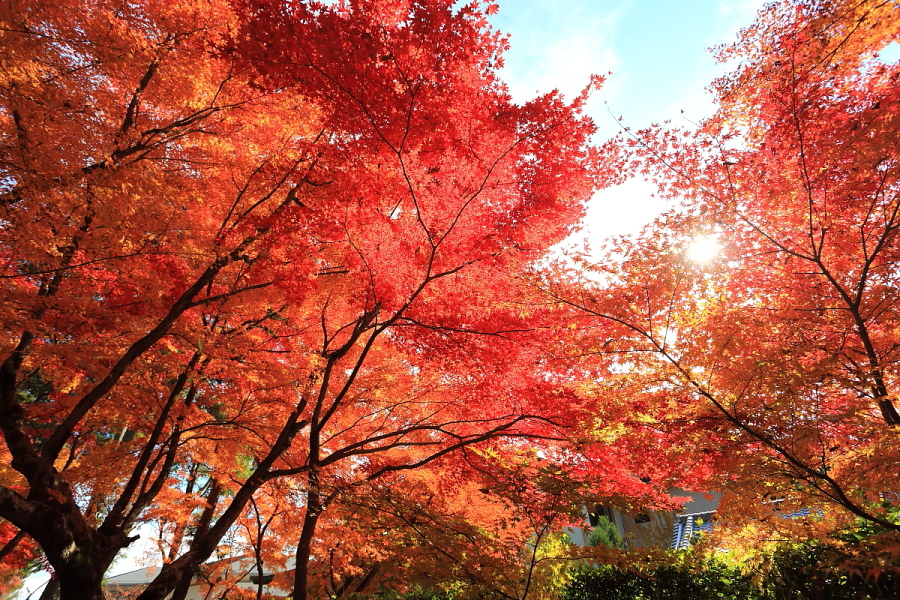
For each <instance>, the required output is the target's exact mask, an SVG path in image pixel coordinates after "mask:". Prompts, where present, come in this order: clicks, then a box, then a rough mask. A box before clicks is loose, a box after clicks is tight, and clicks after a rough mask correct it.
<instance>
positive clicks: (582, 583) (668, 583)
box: [564, 564, 759, 600]
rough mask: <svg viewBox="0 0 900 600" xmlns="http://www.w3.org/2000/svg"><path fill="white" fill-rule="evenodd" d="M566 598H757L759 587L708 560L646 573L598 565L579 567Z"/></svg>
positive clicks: (691, 599)
mask: <svg viewBox="0 0 900 600" xmlns="http://www.w3.org/2000/svg"><path fill="white" fill-rule="evenodd" d="M564 598H565V600H721V599H723V598H729V599H734V600H756V599H757V598H759V595H758V591H757V590H756V588H755V587H754V586H753V584H752V583H751V581H750V578H749V577H748V576H746V575H743V574H742V573H741V572H740V570H738V569H735V568H732V567H728V566H725V565H720V564H711V565H710V566H709V567H708V568H706V569H705V570H703V571H701V572H697V573H695V572H691V571H688V570H687V569H684V568H681V567H676V566H663V567H657V568H656V569H655V570H653V571H651V572H649V573H646V574H636V573H631V572H628V571H620V570H618V569H616V568H614V567H598V568H596V569H584V570H582V571H580V572H579V573H578V574H577V575H576V576H575V578H574V579H573V580H572V582H571V583H569V585H567V586H566V589H565V593H564Z"/></svg>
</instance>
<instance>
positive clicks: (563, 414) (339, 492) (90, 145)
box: [0, 0, 596, 600]
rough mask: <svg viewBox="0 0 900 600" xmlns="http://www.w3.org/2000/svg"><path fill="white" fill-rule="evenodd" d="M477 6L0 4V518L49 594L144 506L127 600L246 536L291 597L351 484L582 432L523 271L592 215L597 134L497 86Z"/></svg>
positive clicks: (497, 53) (491, 42)
mask: <svg viewBox="0 0 900 600" xmlns="http://www.w3.org/2000/svg"><path fill="white" fill-rule="evenodd" d="M491 10H493V7H491V6H483V5H480V4H478V3H472V4H469V5H464V6H460V7H454V3H452V2H449V1H446V0H427V1H425V0H423V1H419V2H406V1H401V0H367V1H360V2H340V3H334V4H332V3H328V4H320V3H317V2H287V3H285V2H274V1H273V2H268V1H236V2H227V1H224V0H212V1H210V2H191V1H185V2H155V1H151V0H147V1H139V2H131V3H126V4H123V3H120V2H115V1H111V0H96V1H91V2H83V1H77V2H76V1H71V2H70V1H60V2H53V3H33V2H28V1H19V0H12V1H10V2H5V3H3V5H2V7H0V23H2V26H0V31H2V34H0V35H2V43H0V97H2V100H0V102H2V104H0V156H2V159H0V164H2V176H0V211H2V216H0V236H2V241H0V249H2V250H0V252H2V273H0V278H2V284H0V285H2V295H3V302H2V308H0V311H2V320H3V341H2V344H3V356H2V364H0V428H2V432H3V439H4V442H5V447H4V450H3V452H4V460H3V463H2V467H0V484H2V485H0V517H2V518H3V519H5V520H6V521H8V523H9V524H11V525H12V526H14V528H15V529H16V530H17V531H20V532H23V535H22V536H21V537H22V538H28V539H30V540H34V541H35V542H36V543H37V545H39V546H40V549H41V550H42V552H43V553H44V555H45V557H46V560H47V562H48V563H49V565H50V567H52V569H53V573H54V580H55V582H56V584H57V585H58V586H59V588H60V592H61V595H62V598H64V599H67V598H71V599H74V598H100V597H102V591H101V580H102V577H103V575H104V573H105V571H106V570H107V568H108V567H109V565H110V564H111V562H112V561H113V559H114V558H115V556H116V555H117V553H118V552H119V551H120V550H121V549H122V548H125V547H126V546H128V545H129V544H130V543H132V542H133V540H134V539H135V536H134V534H133V530H134V528H135V526H136V525H137V524H139V523H144V522H152V523H157V524H159V527H160V532H161V533H160V550H161V552H162V555H163V557H164V558H165V564H164V565H163V566H162V568H161V569H160V570H159V571H158V574H157V575H156V577H155V579H154V581H153V582H152V583H150V584H149V585H148V586H147V588H146V589H145V590H144V591H143V592H142V593H141V595H140V598H142V599H144V600H149V599H151V598H163V597H166V596H167V595H168V594H170V593H172V592H173V591H174V592H175V597H183V594H184V593H185V592H186V588H187V585H188V584H189V583H190V580H191V578H192V577H193V576H194V575H195V573H196V572H197V570H198V567H199V566H200V565H201V564H202V563H203V562H204V561H206V560H207V559H208V558H209V557H210V556H212V555H213V553H214V551H216V549H217V548H219V547H220V545H221V544H222V543H223V542H222V540H223V539H226V538H227V537H228V536H232V537H233V536H236V535H237V536H242V537H241V538H240V539H241V540H243V542H246V543H249V544H250V546H251V547H252V551H253V552H254V553H256V555H257V557H258V558H260V559H262V560H264V561H265V560H270V561H275V560H282V559H283V558H284V556H286V555H287V554H292V555H293V556H295V557H296V570H295V577H294V582H293V586H294V592H293V597H294V598H295V599H300V598H306V597H307V594H308V593H310V592H309V590H310V589H312V590H313V592H312V593H314V594H315V593H318V592H316V590H318V589H320V588H318V587H315V586H313V587H312V588H311V587H310V586H311V585H312V584H311V579H310V572H311V568H312V567H311V565H321V564H324V563H323V561H324V560H325V559H326V558H327V557H326V556H325V555H323V554H317V553H318V552H320V551H324V550H322V548H320V546H319V545H317V544H318V541H317V540H321V538H320V537H317V531H318V524H319V521H320V519H323V516H322V515H323V514H329V518H328V519H327V521H328V525H329V527H331V528H334V527H335V526H336V524H340V523H341V518H340V517H339V516H335V517H333V518H332V517H331V516H330V513H329V510H336V507H339V506H347V503H348V502H349V500H348V501H347V502H345V504H343V505H341V503H340V501H341V499H342V498H344V497H345V496H346V497H348V498H351V497H352V495H353V494H355V493H358V492H357V490H359V489H361V486H362V488H364V487H365V486H367V485H374V482H377V481H378V480H380V479H381V478H387V477H392V478H394V479H395V480H396V481H397V485H398V486H400V485H401V483H402V482H403V481H404V479H403V474H404V473H407V472H409V471H411V470H414V469H416V468H419V467H422V466H425V465H429V464H431V463H432V462H434V461H451V462H452V459H453V457H454V456H458V455H459V454H460V453H461V451H462V450H463V449H465V448H467V447H472V446H476V445H478V444H486V443H491V444H493V445H494V446H493V447H494V448H496V449H497V450H496V451H500V452H503V451H506V450H504V448H508V449H510V451H513V450H516V451H518V450H520V449H521V447H522V444H523V443H525V440H544V443H548V444H549V443H550V442H552V441H554V440H560V441H562V440H564V438H565V434H564V431H565V430H566V428H570V427H572V426H574V425H576V424H577V423H578V422H579V421H580V420H581V417H582V416H583V415H584V413H585V411H586V410H587V408H586V406H585V404H584V402H583V401H576V400H578V399H577V398H576V395H575V394H573V393H572V392H571V390H569V389H567V388H566V387H565V386H562V385H560V384H559V381H558V380H557V377H556V375H555V371H554V369H556V367H554V366H553V365H552V364H549V363H548V362H547V360H546V358H545V348H544V344H545V341H546V340H547V339H549V338H548V336H551V337H552V333H551V332H552V331H555V329H554V327H555V324H554V323H555V322H554V321H553V319H554V318H555V317H554V316H553V314H551V313H552V312H553V311H542V310H539V309H536V308H531V307H529V306H528V305H527V304H525V303H523V300H522V298H523V297H525V296H527V295H528V294H532V292H531V291H528V290H526V289H525V288H524V287H523V286H522V279H521V278H520V277H518V274H519V273H521V272H522V271H523V269H526V268H530V265H534V264H535V261H536V260H537V259H539V258H541V257H542V256H543V255H544V254H545V252H546V251H547V249H548V248H549V247H550V246H551V245H553V244H554V243H556V242H558V241H560V240H561V239H562V238H564V237H565V236H566V235H567V234H568V233H569V232H570V231H571V229H572V227H573V226H574V224H575V223H576V222H577V219H578V218H579V216H580V215H581V211H582V203H583V202H584V200H586V199H587V198H588V197H589V196H590V193H591V191H592V189H593V187H594V186H595V184H596V181H595V178H594V177H593V175H592V173H591V170H590V167H591V165H592V160H593V155H592V154H591V152H590V151H589V149H588V146H587V140H588V136H589V135H590V134H591V133H592V131H593V126H592V124H591V123H590V121H589V120H587V119H586V118H585V117H584V116H582V115H581V113H580V106H581V104H582V102H583V101H584V96H581V97H578V98H576V99H575V100H574V101H573V102H571V103H567V102H564V101H563V99H562V98H561V97H560V95H559V94H557V93H551V94H547V95H545V96H541V97H539V98H536V99H535V100H533V101H531V102H528V103H525V104H515V103H513V102H512V100H511V99H510V96H509V94H508V93H507V91H506V89H505V87H504V86H503V84H502V83H501V82H500V81H499V80H498V79H497V77H496V74H495V73H496V69H497V67H498V66H499V65H500V63H501V51H502V50H503V48H504V46H505V43H506V42H505V39H504V38H503V37H502V36H500V34H498V33H497V32H495V31H493V30H492V29H491V28H490V27H489V26H488V24H487V21H486V20H485V14H486V12H489V11H491ZM435 464H444V463H435ZM404 485H405V484H404ZM332 507H335V508H332ZM4 526H8V525H4ZM15 535H18V533H16V534H15ZM273 538H274V539H276V540H277V543H276V544H275V546H269V545H267V543H268V542H267V541H266V540H271V539H273ZM323 547H324V546H323ZM264 557H268V558H264ZM260 568H261V567H260ZM317 568H318V567H317ZM313 570H315V569H313ZM352 573H354V571H351V572H350V574H352ZM345 580H346V579H345ZM357 583H358V582H357ZM338 585H339V584H338ZM357 587H358V586H357ZM333 591H335V590H334V588H332V592H333Z"/></svg>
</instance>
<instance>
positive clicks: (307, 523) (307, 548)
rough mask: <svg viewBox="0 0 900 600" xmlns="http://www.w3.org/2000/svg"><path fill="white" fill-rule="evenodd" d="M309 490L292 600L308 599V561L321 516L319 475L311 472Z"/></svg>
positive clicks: (298, 547)
mask: <svg viewBox="0 0 900 600" xmlns="http://www.w3.org/2000/svg"><path fill="white" fill-rule="evenodd" d="M307 481H308V484H309V489H308V491H307V492H306V515H305V516H304V517H303V529H302V530H301V531H300V540H299V541H298V542H297V565H296V568H295V571H294V593H293V596H292V600H308V598H309V559H310V557H311V556H312V541H313V535H314V534H315V532H316V525H317V524H318V522H319V515H320V514H322V497H321V494H320V492H319V473H318V471H317V470H315V469H314V470H311V471H310V472H309V476H308V479H307Z"/></svg>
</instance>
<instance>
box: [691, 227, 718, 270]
mask: <svg viewBox="0 0 900 600" xmlns="http://www.w3.org/2000/svg"><path fill="white" fill-rule="evenodd" d="M721 250H722V244H720V243H719V237H718V236H717V235H715V234H712V235H704V236H700V237H698V238H695V239H694V241H693V242H691V243H690V245H689V246H688V247H687V257H688V259H689V260H691V261H692V262H696V263H708V262H709V261H711V260H712V259H714V258H715V257H716V256H718V255H719V252H720V251H721Z"/></svg>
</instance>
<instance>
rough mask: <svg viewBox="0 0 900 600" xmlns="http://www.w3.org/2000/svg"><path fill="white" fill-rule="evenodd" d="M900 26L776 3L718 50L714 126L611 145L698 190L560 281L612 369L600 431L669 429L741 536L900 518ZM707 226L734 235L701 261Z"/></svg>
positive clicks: (818, 6) (886, 12)
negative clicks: (890, 54)
mask: <svg viewBox="0 0 900 600" xmlns="http://www.w3.org/2000/svg"><path fill="white" fill-rule="evenodd" d="M898 36H900V21H898V19H897V18H896V3H893V2H880V1H877V0H875V1H869V0H866V1H860V2H831V1H827V2H818V1H809V2H807V1H804V0H792V1H782V2H776V3H773V4H772V5H770V6H767V7H766V8H765V9H763V10H762V11H761V12H760V14H759V16H758V18H757V21H756V22H755V23H754V24H753V25H752V26H750V27H748V28H747V29H745V30H743V31H742V32H741V34H740V38H739V40H738V41H737V42H736V43H735V44H733V45H731V46H727V47H724V48H722V49H720V53H721V57H722V58H723V59H727V60H731V61H734V64H735V65H736V66H735V67H734V69H733V70H732V71H731V73H730V74H729V75H726V76H724V77H723V78H721V79H719V80H717V81H716V82H715V83H714V84H713V87H712V89H713V91H714V92H715V94H716V96H717V100H718V103H719V108H718V111H717V112H716V114H715V115H714V116H713V117H712V118H710V119H708V120H706V121H704V122H703V123H702V124H701V126H700V128H699V130H696V131H692V130H678V129H671V128H668V127H667V126H663V127H652V128H648V129H645V130H640V131H626V132H625V133H624V134H623V135H622V136H621V137H620V138H619V139H618V140H617V141H615V142H614V143H611V144H610V145H609V146H608V148H607V149H608V150H609V151H610V153H611V154H610V156H613V155H615V156H617V158H616V159H615V161H617V162H615V161H614V162H613V163H612V164H613V165H614V166H615V167H616V168H620V169H623V170H624V171H625V172H628V173H633V172H641V173H643V174H644V175H645V176H647V177H649V178H651V179H653V180H654V181H655V182H656V183H658V184H659V187H660V190H661V193H663V194H665V195H666V196H668V197H671V198H674V199H679V200H680V201H681V206H680V207H679V208H676V209H674V210H672V211H671V212H669V213H667V214H665V215H663V216H661V217H660V218H659V219H658V220H657V221H656V222H655V223H654V224H653V225H651V226H649V227H648V228H647V229H646V230H645V231H644V232H643V233H642V234H640V235H638V236H636V237H634V238H631V239H623V240H621V243H620V244H619V245H618V246H617V247H616V248H615V249H614V250H613V251H611V252H610V253H609V254H608V255H607V256H606V257H605V258H604V259H602V260H599V261H594V262H593V263H592V264H591V265H590V266H589V269H590V270H592V271H593V272H594V275H593V276H592V280H593V281H594V282H595V283H593V284H590V285H588V286H587V287H586V288H582V289H580V290H575V289H568V290H567V289H566V285H568V284H566V285H564V284H562V283H558V284H557V285H556V286H552V285H549V286H546V287H547V288H548V289H550V291H551V294H552V296H553V297H554V299H555V300H560V301H563V302H564V303H567V304H568V305H570V306H573V307H575V308H576V309H577V310H576V312H575V313H573V315H574V316H573V326H577V327H578V328H580V329H581V330H582V331H583V337H582V343H581V344H580V345H579V348H578V351H579V352H580V353H583V354H587V355H590V356H591V358H590V360H592V361H594V363H595V364H596V365H597V366H596V367H595V368H597V369H598V370H600V371H604V370H605V373H606V374H605V376H604V379H603V380H602V381H601V382H600V383H598V384H596V385H595V386H594V387H595V393H597V394H598V395H601V396H604V397H605V398H607V400H608V402H606V403H601V404H600V406H602V407H603V408H602V409H601V411H600V413H599V415H598V422H599V424H600V425H599V430H600V431H599V433H600V434H601V435H606V436H614V437H615V436H619V437H622V438H623V439H625V438H627V437H629V436H638V437H639V438H642V439H646V440H657V441H658V443H662V444H664V445H666V446H668V447H669V448H670V449H671V457H672V459H673V460H675V461H677V462H678V463H680V464H686V465H690V467H691V468H692V469H693V470H694V471H695V472H696V473H697V474H698V475H702V476H704V477H706V478H707V483H706V485H707V486H709V487H710V488H719V489H726V490H729V491H731V492H732V495H731V502H730V505H731V510H730V515H731V516H732V517H735V518H737V517H738V516H743V517H748V516H752V517H753V518H752V519H750V520H745V524H746V525H747V529H744V530H742V531H743V532H744V535H752V534H753V531H755V530H758V529H760V528H761V529H763V530H764V531H763V533H761V534H760V535H759V536H758V537H760V538H762V539H766V538H771V537H772V534H771V533H770V532H769V531H768V530H769V529H770V528H775V529H779V530H781V531H782V533H790V534H792V535H799V536H809V537H816V536H821V535H827V534H831V533H834V532H835V531H836V530H837V529H838V528H840V527H844V526H846V525H847V522H848V520H849V519H853V518H859V519H863V520H864V521H868V522H869V523H871V524H873V525H874V526H876V527H877V528H880V529H881V530H882V531H885V532H888V533H886V534H885V535H886V536H887V538H888V539H894V540H895V536H896V534H897V532H898V531H900V524H898V523H897V521H896V519H895V517H894V516H892V515H893V514H894V509H893V508H892V505H895V504H896V497H895V496H894V495H893V492H894V491H896V490H897V488H898V483H900V481H898V479H897V473H898V469H897V464H898V460H900V455H898V453H897V439H898V438H897V435H898V425H900V417H898V413H897V405H896V403H897V396H896V394H897V386H898V378H900V362H898V361H900V354H898V350H900V337H898V333H900V328H898V325H900V305H898V298H900V296H898V294H897V286H898V276H897V274H898V272H900V271H898V261H900V254H898V248H900V245H898V237H897V236H898V231H900V229H898V228H900V137H898V131H900V95H898V90H900V64H897V63H893V64H892V63H889V62H885V61H883V60H881V59H879V57H878V52H879V51H880V50H882V49H883V48H885V47H886V46H888V45H889V44H891V43H893V44H896V43H897V41H898V39H900V37H898ZM699 240H705V241H706V242H707V243H709V242H710V241H712V242H714V243H715V244H716V245H718V247H719V250H718V253H717V254H716V255H715V256H706V257H705V260H702V261H701V260H697V259H692V258H691V247H692V244H694V243H696V242H698V241H699ZM626 424H627V425H626ZM623 425H625V426H624V427H623ZM723 509H724V514H729V510H728V509H727V507H724V506H723ZM793 511H802V512H799V513H796V514H805V515H808V517H807V518H795V519H788V518H782V517H783V516H784V515H790V514H791V513H792V512H793ZM721 531H722V532H724V531H726V530H725V529H722V530H721ZM890 532H892V533H890ZM892 536H894V537H892ZM775 537H779V536H775ZM890 543H892V544H895V545H894V547H896V540H895V541H894V542H890Z"/></svg>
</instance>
